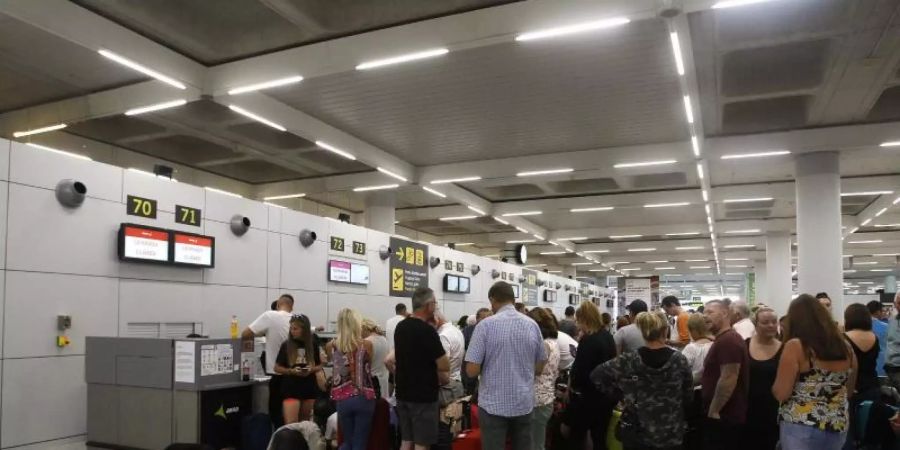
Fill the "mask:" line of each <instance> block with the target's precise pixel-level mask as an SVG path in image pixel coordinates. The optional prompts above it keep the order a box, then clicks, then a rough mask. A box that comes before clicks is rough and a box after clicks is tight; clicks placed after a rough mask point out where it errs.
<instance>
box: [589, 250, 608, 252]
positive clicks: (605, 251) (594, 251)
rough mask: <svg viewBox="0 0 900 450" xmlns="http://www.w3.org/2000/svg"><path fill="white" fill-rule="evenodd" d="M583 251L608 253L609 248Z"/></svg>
mask: <svg viewBox="0 0 900 450" xmlns="http://www.w3.org/2000/svg"><path fill="white" fill-rule="evenodd" d="M584 253H609V250H585V251H584Z"/></svg>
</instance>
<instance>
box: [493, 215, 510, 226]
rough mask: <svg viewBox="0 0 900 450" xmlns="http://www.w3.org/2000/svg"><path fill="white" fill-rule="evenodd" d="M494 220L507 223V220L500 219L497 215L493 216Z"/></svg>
mask: <svg viewBox="0 0 900 450" xmlns="http://www.w3.org/2000/svg"><path fill="white" fill-rule="evenodd" d="M494 220H496V221H497V222H500V223H502V224H503V225H509V222H507V221H505V220H503V219H501V218H499V217H497V216H494Z"/></svg>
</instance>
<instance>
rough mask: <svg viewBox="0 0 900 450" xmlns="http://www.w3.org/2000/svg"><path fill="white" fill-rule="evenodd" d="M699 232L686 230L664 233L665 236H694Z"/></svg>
mask: <svg viewBox="0 0 900 450" xmlns="http://www.w3.org/2000/svg"><path fill="white" fill-rule="evenodd" d="M698 234H700V232H699V231H688V232H684V233H666V236H696V235H698Z"/></svg>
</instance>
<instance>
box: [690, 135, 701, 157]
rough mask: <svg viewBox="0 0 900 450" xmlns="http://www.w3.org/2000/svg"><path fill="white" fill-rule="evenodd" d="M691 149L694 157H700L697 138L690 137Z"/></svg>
mask: <svg viewBox="0 0 900 450" xmlns="http://www.w3.org/2000/svg"><path fill="white" fill-rule="evenodd" d="M691 147H692V148H693V149H694V156H696V157H698V158H699V157H700V141H699V140H698V139H697V136H691Z"/></svg>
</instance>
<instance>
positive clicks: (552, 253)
mask: <svg viewBox="0 0 900 450" xmlns="http://www.w3.org/2000/svg"><path fill="white" fill-rule="evenodd" d="M540 254H541V255H565V254H566V252H541V253H540Z"/></svg>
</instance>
